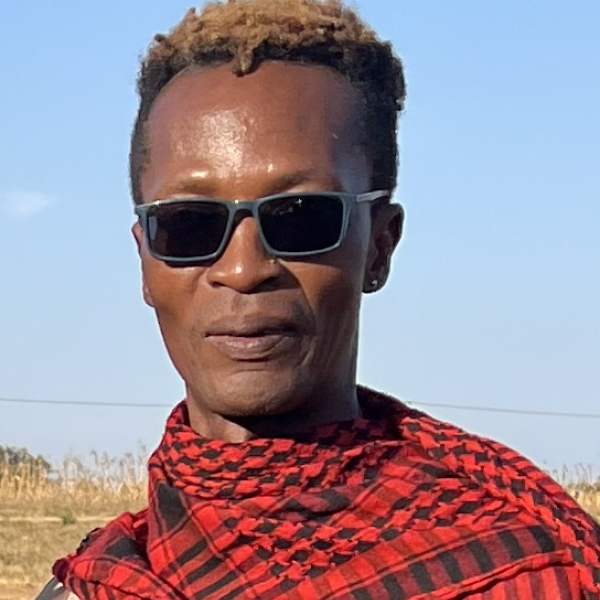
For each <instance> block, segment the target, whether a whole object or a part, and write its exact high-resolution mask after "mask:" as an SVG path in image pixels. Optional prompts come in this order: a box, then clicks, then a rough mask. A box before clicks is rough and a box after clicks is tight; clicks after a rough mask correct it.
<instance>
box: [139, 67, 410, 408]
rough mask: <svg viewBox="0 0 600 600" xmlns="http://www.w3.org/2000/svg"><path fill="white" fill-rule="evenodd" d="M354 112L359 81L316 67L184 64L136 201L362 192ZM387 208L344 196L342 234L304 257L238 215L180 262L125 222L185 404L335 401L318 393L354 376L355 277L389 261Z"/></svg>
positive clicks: (365, 168) (155, 119) (159, 120)
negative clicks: (221, 241)
mask: <svg viewBox="0 0 600 600" xmlns="http://www.w3.org/2000/svg"><path fill="white" fill-rule="evenodd" d="M361 114H362V103H361V97H360V95H359V93H358V92H357V91H356V90H355V89H354V87H353V86H352V85H351V84H350V83H349V82H347V81H346V80H345V79H344V78H343V77H342V76H340V75H338V74H337V73H335V72H334V71H332V70H329V69H325V68H318V67H308V66H300V65H293V64H289V63H288V64H284V63H265V64H263V65H261V67H260V68H259V69H258V70H257V71H256V72H255V73H253V74H251V75H248V76H245V77H241V78H240V77H236V76H235V75H234V74H233V73H232V72H231V69H230V67H229V66H227V65H225V66H222V67H218V68H212V69H202V70H190V71H187V72H184V73H182V74H180V75H179V76H178V77H176V78H175V79H174V80H173V81H171V82H170V83H169V85H168V86H167V87H166V88H165V89H164V90H163V91H162V92H161V94H160V95H159V97H158V98H157V100H156V101H155V104H154V106H153V108H152V111H151V114H150V118H149V120H148V123H147V135H148V138H147V139H148V144H149V161H148V165H147V167H146V169H145V170H144V173H143V175H142V179H141V189H142V195H143V199H144V202H145V203H148V202H153V201H155V200H159V199H167V198H169V199H171V198H173V199H174V198H190V197H203V198H217V199H222V200H229V201H233V200H236V199H237V200H245V201H247V200H250V201H251V200H256V199H258V198H261V197H265V196H268V195H273V194H277V193H287V192H318V191H343V192H351V193H361V192H366V191H369V190H370V179H371V166H370V162H369V160H368V159H367V157H366V156H365V151H364V147H363V146H362V145H361V143H360V141H361V137H360V136H361V133H362V132H361V131H360V127H359V125H360V118H361ZM383 212H384V213H385V214H388V218H387V221H386V222H385V223H380V224H379V225H377V224H374V223H373V224H372V222H371V213H370V207H369V206H368V205H354V206H353V208H352V213H351V219H350V226H349V230H348V234H347V237H346V239H345V241H344V243H343V244H342V246H341V247H339V248H338V249H337V250H334V251H332V252H329V253H326V254H322V255H319V256H315V257H311V258H303V259H302V260H283V259H275V258H273V257H272V256H270V255H269V254H268V253H267V251H266V250H265V248H264V246H263V245H262V243H261V241H260V239H259V237H258V235H257V227H256V223H255V221H254V219H253V218H252V217H251V216H244V217H243V218H241V219H240V220H239V221H238V222H237V225H236V227H235V229H234V231H233V233H232V236H231V239H230V241H229V243H228V245H227V247H226V249H225V251H224V253H223V254H222V255H221V256H220V257H219V258H218V259H217V260H214V261H213V262H211V263H208V264H201V265H194V266H188V267H175V266H169V265H168V264H165V263H163V262H161V261H158V260H156V259H154V258H153V257H151V256H150V254H149V253H148V250H147V248H146V245H145V242H144V241H143V240H142V235H141V230H140V227H139V225H136V226H135V227H134V234H135V235H136V238H137V240H138V243H139V244H140V256H141V260H142V270H143V281H144V296H145V299H146V301H147V302H148V304H150V305H151V306H152V307H153V308H154V310H155V311H156V315H157V317H158V321H159V324H160V328H161V332H162V335H163V338H164V341H165V344H166V347H167V350H168V352H169V355H170V357H171V359H172V361H173V363H174V365H175V367H176V369H177V370H178V371H179V373H180V375H181V377H182V378H183V380H184V381H185V384H186V388H187V394H188V400H189V401H190V410H191V411H192V410H195V409H199V410H200V411H201V412H202V413H205V414H206V413H211V414H216V415H221V416H223V417H226V418H236V417H245V416H261V415H273V414H281V413H285V412H288V411H292V410H296V409H298V408H299V407H302V406H309V405H310V406H314V407H315V409H316V410H321V411H325V412H327V411H328V410H329V412H332V414H333V413H335V409H334V408H333V407H329V408H328V407H327V404H328V402H334V401H338V399H339V396H340V394H344V393H346V392H348V391H349V390H351V389H352V387H353V386H354V381H355V363H356V345H357V334H358V331H357V329H358V314H359V307H360V300H361V294H362V291H363V288H364V286H365V283H366V282H368V281H370V280H371V279H373V278H376V277H377V276H378V270H381V268H382V265H383V269H384V270H385V268H386V265H387V262H388V259H389V254H390V253H391V251H392V249H393V247H394V245H395V243H396V242H397V238H398V235H399V231H398V229H399V225H398V223H399V221H400V219H399V217H398V216H397V215H396V218H395V221H394V218H391V219H390V218H389V211H388V212H386V211H383ZM394 214H395V213H394ZM394 237H395V239H394ZM330 399H331V400H330ZM194 407H195V408H194Z"/></svg>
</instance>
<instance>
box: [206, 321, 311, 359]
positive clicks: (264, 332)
mask: <svg viewBox="0 0 600 600" xmlns="http://www.w3.org/2000/svg"><path fill="white" fill-rule="evenodd" d="M235 321H236V322H235V323H230V324H228V325H223V326H216V327H214V328H212V329H210V330H209V331H208V332H207V334H206V340H207V341H208V342H209V343H210V344H211V345H212V346H213V347H215V348H216V349H217V350H218V351H219V352H220V353H221V354H223V355H225V356H226V357H227V358H229V359H231V360H235V361H263V360H267V359H271V358H273V357H274V356H275V355H278V354H280V353H282V352H284V351H285V350H287V349H289V347H290V346H291V345H293V344H294V343H295V341H296V340H297V338H298V337H299V332H298V329H297V328H296V327H294V326H293V325H291V324H289V323H283V322H279V323H274V322H270V323H267V322H262V323H261V322H257V320H256V319H252V318H247V319H237V318H236V320H235Z"/></svg>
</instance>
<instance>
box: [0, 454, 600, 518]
mask: <svg viewBox="0 0 600 600" xmlns="http://www.w3.org/2000/svg"><path fill="white" fill-rule="evenodd" d="M147 458H148V453H147V452H146V449H145V448H143V447H140V449H139V451H138V452H137V454H132V453H130V454H125V455H123V456H118V457H115V456H110V455H109V454H107V453H98V452H91V453H90V454H89V455H88V456H86V457H83V458H82V457H79V456H73V455H71V456H67V457H65V458H64V459H63V460H61V461H59V462H56V463H54V464H53V465H51V468H50V470H47V469H45V468H44V467H43V465H39V464H37V463H28V464H21V465H19V466H17V467H15V466H12V465H10V464H8V462H7V461H3V460H2V456H1V455H0V520H1V519H2V518H5V519H6V518H7V517H12V518H13V519H14V518H30V517H37V518H42V517H54V518H58V519H60V520H62V521H63V522H64V523H65V524H68V523H72V522H75V521H76V520H78V519H80V518H82V517H86V518H98V517H100V518H104V517H113V516H116V515H118V514H120V513H122V512H124V511H134V510H139V509H140V508H142V507H143V506H144V504H145V501H146V494H147V476H146V463H147ZM549 474H550V475H551V476H552V477H553V478H554V479H555V480H556V481H558V482H559V483H560V484H561V485H562V486H563V487H564V488H565V489H566V490H567V491H568V492H569V493H570V494H571V496H573V498H574V499H575V500H576V501H577V502H578V503H579V504H580V505H581V506H582V507H583V508H584V509H585V510H586V511H588V512H589V513H590V514H591V515H592V516H594V517H595V518H599V517H600V479H598V478H596V477H594V475H593V472H592V469H591V467H589V466H586V465H575V466H574V467H566V466H564V467H563V468H562V469H554V470H552V471H549Z"/></svg>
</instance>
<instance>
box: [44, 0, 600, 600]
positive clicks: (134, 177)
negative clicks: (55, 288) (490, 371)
mask: <svg viewBox="0 0 600 600" xmlns="http://www.w3.org/2000/svg"><path fill="white" fill-rule="evenodd" d="M139 91H140V97H141V102H140V108H139V114H138V118H137V121H136V124H135V127H134V130H133V135H132V145H131V164H130V171H131V187H132V194H133V199H134V202H135V210H136V213H137V216H138V221H137V222H136V224H135V225H134V227H133V234H134V236H135V240H136V242H137V246H138V249H139V254H140V258H141V265H142V273H143V295H144V299H145V301H146V303H147V304H148V305H149V306H150V307H152V308H153V309H154V311H155V312H156V316H157V318H158V321H159V324H160V328H161V332H162V336H163V339H164V341H165V344H166V347H167V350H168V352H169V355H170V357H171V359H172V361H173V363H174V365H175V367H176V368H177V370H178V372H179V373H180V375H181V377H182V379H183V380H184V382H185V386H186V398H185V401H184V402H183V403H182V404H180V405H179V406H177V407H176V408H175V410H174V411H173V413H172V415H171V417H170V418H169V420H168V423H167V426H166V431H165V434H164V437H163V440H162V442H161V444H160V445H159V447H158V449H157V450H156V451H155V452H154V454H153V455H152V457H151V458H150V462H149V480H150V484H149V498H148V502H149V506H148V509H147V510H144V511H142V512H141V513H139V514H135V515H131V514H126V515H123V516H121V517H119V518H118V519H116V520H115V521H113V522H112V523H110V524H108V525H107V526H106V527H105V528H103V529H101V530H97V531H94V532H92V533H91V534H90V535H89V536H88V538H87V539H86V540H85V541H84V542H83V543H82V545H81V546H80V548H79V549H78V550H77V552H75V553H74V554H72V555H70V556H68V557H66V558H64V559H62V560H60V561H58V562H57V563H56V565H55V566H54V575H55V578H56V579H55V580H53V581H52V582H51V583H50V584H49V585H48V586H47V588H46V590H45V591H44V592H43V593H42V596H41V598H43V599H47V598H61V599H62V598H79V599H80V600H133V599H136V600H141V599H150V598H152V599H153V600H158V599H161V600H162V599H164V600H183V599H201V598H202V599H219V600H228V599H234V598H235V599H256V598H261V600H271V599H279V598H290V599H298V600H300V599H303V600H317V599H319V600H320V599H328V600H337V599H342V598H353V599H357V600H362V599H365V600H375V599H384V598H386V599H387V598H389V599H395V600H403V599H409V598H410V599H417V598H420V599H424V598H438V599H445V600H454V599H456V600H458V599H459V598H460V599H470V600H500V599H502V600H510V599H534V598H535V599H541V598H549V599H552V600H567V599H569V600H575V599H583V598H586V599H592V598H600V585H599V584H600V563H599V556H600V546H599V531H598V528H597V527H596V525H595V524H594V523H593V522H592V520H591V519H590V518H589V517H588V516H587V515H586V514H585V513H584V512H582V511H581V510H580V509H579V508H578V507H577V506H576V504H575V503H574V502H573V501H572V500H571V499H570V498H569V497H568V496H567V495H566V494H565V493H564V492H563V490H561V489H560V488H559V487H558V486H557V485H556V484H555V483H554V482H553V481H551V480H550V479H549V478H548V477H547V476H546V475H545V474H543V473H542V472H540V471H539V470H537V469H536V468H535V467H533V466H532V465H531V464H530V463H529V462H527V461H526V460H525V459H524V458H522V457H521V456H519V455H517V454H516V453H514V452H512V451H510V450H508V449H506V448H504V447H503V446H501V445H499V444H496V443H494V442H490V441H487V440H483V439H480V438H477V437H475V436H472V435H469V434H467V433H464V432H462V431H460V430H458V429H456V428H454V427H452V426H450V425H447V424H444V423H440V422H437V421H435V420H434V419H431V418H429V417H427V416H426V415H424V414H422V413H419V412H417V411H414V410H410V409H408V408H407V407H405V406H404V405H402V404H401V403H400V402H397V401H395V400H393V399H391V398H387V397H385V396H383V395H381V394H377V393H375V392H373V391H370V390H367V389H365V388H362V387H358V386H357V384H356V362H357V338H358V318H359V310H360V303H361V297H362V294H363V293H372V292H375V291H377V290H378V289H380V288H381V287H382V286H383V285H384V284H385V283H386V280H387V278H388V276H389V272H390V261H391V257H392V253H393V251H394V249H395V247H396V245H397V243H398V241H399V240H400V235H401V230H402V222H403V212H402V209H401V208H400V206H399V205H398V204H394V203H393V202H392V201H391V198H392V195H393V190H394V188H395V187H396V164H397V155H396V152H397V150H396V120H397V116H398V113H399V111H401V109H402V106H403V102H404V97H405V85H404V78H403V71H402V66H401V63H400V62H399V60H398V59H397V58H396V57H395V55H394V54H393V51H392V49H391V48H390V46H389V45H388V44H385V43H382V42H380V41H379V40H378V39H377V37H376V36H375V34H374V33H373V32H372V31H371V30H370V29H369V28H368V27H366V26H365V25H364V24H363V23H362V22H361V21H360V20H359V19H358V17H357V16H356V14H355V13H354V12H353V11H351V10H350V9H348V8H344V7H343V6H342V5H341V4H339V3H338V2H337V1H334V0H331V1H325V2H319V1H318V0H238V1H237V2H228V3H226V4H211V5H208V6H206V7H205V8H204V10H203V11H202V12H201V13H199V14H196V13H195V12H193V11H192V12H190V13H188V14H187V16H186V17H185V18H184V20H183V21H182V22H181V23H180V24H179V25H178V26H177V27H176V28H175V29H174V30H173V31H172V32H171V33H170V34H169V35H167V36H157V37H156V39H155V42H154V44H153V45H152V46H151V48H150V50H149V54H148V56H147V57H146V59H145V60H144V61H143V63H142V67H141V74H140V80H139Z"/></svg>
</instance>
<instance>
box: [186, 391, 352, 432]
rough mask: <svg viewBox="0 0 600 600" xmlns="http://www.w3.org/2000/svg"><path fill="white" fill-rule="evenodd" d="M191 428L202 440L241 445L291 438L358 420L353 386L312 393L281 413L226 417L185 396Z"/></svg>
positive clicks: (191, 396)
mask: <svg viewBox="0 0 600 600" xmlns="http://www.w3.org/2000/svg"><path fill="white" fill-rule="evenodd" d="M186 399H187V402H188V411H189V415H190V425H191V427H192V429H193V430H194V431H195V432H196V433H198V434H199V435H201V436H202V437H204V438H207V439H211V440H222V441H225V442H232V443H241V442H245V441H248V440H250V439H254V438H294V437H295V436H296V435H297V434H299V433H301V432H303V431H306V430H308V429H312V428H314V427H318V426H319V425H327V424H330V423H339V422H342V421H352V420H355V419H358V418H360V416H361V411H360V406H359V404H358V398H357V395H356V385H355V384H354V383H352V385H351V386H348V388H347V389H344V390H339V391H338V392H337V393H332V392H331V391H327V392H324V393H319V392H316V393H313V394H312V398H310V399H309V400H307V401H306V402H304V403H302V404H300V405H299V406H298V407H297V408H295V409H293V410H291V411H288V412H285V413H281V414H268V413H266V414H261V415H250V416H228V415H221V414H217V413H214V412H210V411H208V410H206V409H205V408H204V407H203V406H202V404H201V403H200V402H198V401H196V400H195V398H194V397H193V395H192V394H190V391H189V390H188V393H187V398H186Z"/></svg>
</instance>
